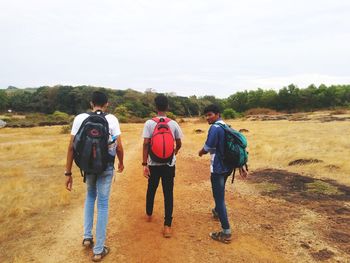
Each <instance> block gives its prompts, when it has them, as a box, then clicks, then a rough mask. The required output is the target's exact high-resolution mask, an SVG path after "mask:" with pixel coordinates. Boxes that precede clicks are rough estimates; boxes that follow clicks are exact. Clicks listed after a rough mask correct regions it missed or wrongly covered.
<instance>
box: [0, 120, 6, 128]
mask: <svg viewBox="0 0 350 263" xmlns="http://www.w3.org/2000/svg"><path fill="white" fill-rule="evenodd" d="M5 126H6V122H4V121H3V120H0V128H4V127H5Z"/></svg>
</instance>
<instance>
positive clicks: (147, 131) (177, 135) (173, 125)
mask: <svg viewBox="0 0 350 263" xmlns="http://www.w3.org/2000/svg"><path fill="white" fill-rule="evenodd" d="M161 117H163V118H166V117H164V116H157V118H161ZM156 126H157V123H156V122H155V121H154V120H148V121H146V122H145V125H144V127H143V133H142V137H143V138H148V139H149V138H151V137H152V134H153V131H154V128H155V127H156ZM168 126H169V128H170V130H171V133H172V134H173V137H174V139H181V138H182V137H183V133H182V131H181V128H180V126H179V124H178V123H177V122H176V121H174V120H171V121H169V122H168ZM175 162H176V156H175V154H174V156H173V160H172V161H171V162H170V164H167V165H168V166H174V165H175ZM147 163H148V165H151V166H152V165H154V166H158V165H164V163H158V162H155V161H153V160H152V159H151V157H150V156H149V155H148V160H147Z"/></svg>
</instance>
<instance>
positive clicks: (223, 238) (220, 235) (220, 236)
mask: <svg viewBox="0 0 350 263" xmlns="http://www.w3.org/2000/svg"><path fill="white" fill-rule="evenodd" d="M209 236H210V237H211V238H212V239H213V240H216V241H219V242H222V243H225V244H229V243H230V242H231V240H232V235H231V234H225V233H224V232H222V231H220V232H211V233H210V234H209Z"/></svg>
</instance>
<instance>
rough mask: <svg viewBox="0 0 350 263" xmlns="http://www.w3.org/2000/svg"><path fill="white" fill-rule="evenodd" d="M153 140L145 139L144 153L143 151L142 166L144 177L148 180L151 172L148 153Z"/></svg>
mask: <svg viewBox="0 0 350 263" xmlns="http://www.w3.org/2000/svg"><path fill="white" fill-rule="evenodd" d="M150 141H151V139H150V138H144V139H143V148H142V149H143V151H142V165H143V175H144V176H145V177H146V178H147V179H148V178H149V175H150V172H149V168H148V165H147V159H148V151H149V144H150Z"/></svg>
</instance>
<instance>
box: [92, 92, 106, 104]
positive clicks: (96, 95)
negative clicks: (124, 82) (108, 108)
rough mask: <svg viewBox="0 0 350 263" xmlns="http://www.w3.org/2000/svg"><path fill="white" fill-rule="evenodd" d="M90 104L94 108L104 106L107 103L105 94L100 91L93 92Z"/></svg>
mask: <svg viewBox="0 0 350 263" xmlns="http://www.w3.org/2000/svg"><path fill="white" fill-rule="evenodd" d="M91 102H92V104H93V105H94V106H100V107H102V106H104V105H105V104H106V103H107V102H108V98H107V96H106V94H104V93H103V92H101V91H94V92H93V93H92V97H91Z"/></svg>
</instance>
